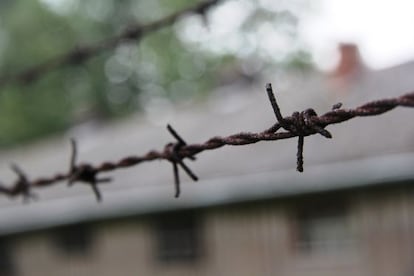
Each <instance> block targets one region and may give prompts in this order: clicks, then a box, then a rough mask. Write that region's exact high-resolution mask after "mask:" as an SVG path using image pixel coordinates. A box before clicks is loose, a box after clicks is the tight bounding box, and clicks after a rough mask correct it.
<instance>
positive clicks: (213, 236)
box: [0, 188, 414, 276]
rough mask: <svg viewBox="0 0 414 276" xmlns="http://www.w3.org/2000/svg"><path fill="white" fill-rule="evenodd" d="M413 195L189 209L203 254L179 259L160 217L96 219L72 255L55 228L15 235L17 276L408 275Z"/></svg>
mask: <svg viewBox="0 0 414 276" xmlns="http://www.w3.org/2000/svg"><path fill="white" fill-rule="evenodd" d="M412 195H413V191H412V189H410V188H395V189H383V190H375V191H359V192H358V191H355V192H347V193H336V194H326V195H318V196H307V197H298V198H294V199H283V200H274V201H272V202H262V203H255V204H253V203H250V204H244V205H233V206H227V207H225V206H223V207H216V208H211V209H206V210H199V211H194V212H193V213H192V215H195V216H196V218H199V219H200V220H199V222H200V229H199V230H200V231H199V232H197V233H198V235H200V237H199V238H200V239H199V243H200V244H199V245H198V251H199V252H198V253H197V256H196V257H194V258H188V259H184V260H181V259H179V258H178V259H174V258H173V259H172V260H169V261H165V260H163V259H160V257H159V256H158V255H159V253H157V250H159V247H157V243H158V242H159V241H157V239H159V234H156V233H157V231H155V230H154V225H155V224H156V222H157V221H158V220H160V218H159V217H157V216H153V217H140V218H129V219H122V220H118V221H110V222H109V221H108V222H99V223H95V224H93V225H92V226H93V231H92V233H93V234H92V238H91V241H90V243H88V244H89V245H88V246H87V249H86V250H83V249H81V250H79V249H76V248H77V247H75V250H73V249H72V251H69V253H68V252H67V251H65V250H62V249H59V246H57V245H56V242H55V241H54V238H53V237H55V236H56V235H57V233H59V231H56V230H48V231H42V232H37V233H31V234H25V235H20V236H18V237H15V238H14V239H13V240H14V242H13V247H12V248H13V250H12V252H13V257H14V261H15V263H16V266H17V273H16V274H15V275H30V276H36V275H42V276H43V275H161V276H162V275H218V276H219V275H285V276H294V275H306V276H312V275H318V276H323V275H335V276H340V275H375V276H381V275H384V276H385V275H393V276H394V275H414V270H413V268H414V266H413V265H412V264H414V252H413V248H414V244H413V241H414V236H413V233H414V200H413V197H412ZM336 210H340V211H336ZM325 213H326V214H327V215H326V216H325V215H323V214H325ZM187 215H188V214H187V213H184V214H183V216H184V217H185V216H187ZM167 217H170V218H171V220H172V221H174V220H175V218H179V217H180V214H179V213H178V214H167ZM163 218H165V216H164V217H163ZM342 220H343V221H342ZM330 223H331V224H330ZM344 227H346V229H347V231H343V229H344ZM306 228H309V229H306ZM324 231H325V232H326V235H325V234H324V233H325V232H324ZM177 233H179V232H177ZM335 235H338V238H337V239H335V237H336V236H335ZM332 237H334V238H332ZM80 248H82V247H80ZM77 250H78V251H77ZM157 256H158V257H157ZM333 273H334V274H333ZM3 274H4V273H0V275H3Z"/></svg>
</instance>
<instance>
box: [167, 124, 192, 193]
mask: <svg viewBox="0 0 414 276" xmlns="http://www.w3.org/2000/svg"><path fill="white" fill-rule="evenodd" d="M167 129H168V131H169V132H170V133H171V135H172V136H173V137H174V138H175V139H176V140H177V143H175V144H174V143H170V144H167V145H166V150H165V151H166V153H167V160H169V161H170V162H171V163H172V165H173V173H174V184H175V197H176V198H177V197H179V196H180V194H181V189H180V173H179V171H178V165H179V166H180V167H181V168H182V169H183V170H184V171H185V172H186V173H187V175H188V176H189V177H190V178H191V179H192V180H194V181H197V180H198V177H197V176H196V175H195V174H194V173H193V172H192V171H191V169H190V168H189V167H188V166H187V165H186V164H185V163H184V161H183V159H184V158H185V157H183V156H181V155H180V149H181V148H182V147H184V146H186V145H187V143H186V142H185V141H184V139H183V138H182V137H181V136H180V135H179V134H178V133H177V131H175V129H174V128H173V127H172V126H171V125H170V124H168V125H167ZM186 157H187V158H189V159H191V160H196V158H195V157H194V156H186Z"/></svg>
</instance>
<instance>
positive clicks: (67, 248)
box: [54, 224, 93, 255]
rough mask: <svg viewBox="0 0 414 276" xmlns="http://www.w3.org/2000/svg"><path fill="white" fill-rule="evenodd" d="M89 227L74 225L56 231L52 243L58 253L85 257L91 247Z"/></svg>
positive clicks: (91, 234) (91, 236)
mask: <svg viewBox="0 0 414 276" xmlns="http://www.w3.org/2000/svg"><path fill="white" fill-rule="evenodd" d="M92 239H93V233H92V229H91V226H90V225H87V224H74V225H70V226H64V227H60V228H58V229H56V233H55V237H54V242H55V245H56V247H57V249H58V250H59V251H61V252H62V253H64V254H67V255H86V254H88V253H89V252H90V250H91V247H92Z"/></svg>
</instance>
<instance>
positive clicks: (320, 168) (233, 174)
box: [0, 63, 414, 234]
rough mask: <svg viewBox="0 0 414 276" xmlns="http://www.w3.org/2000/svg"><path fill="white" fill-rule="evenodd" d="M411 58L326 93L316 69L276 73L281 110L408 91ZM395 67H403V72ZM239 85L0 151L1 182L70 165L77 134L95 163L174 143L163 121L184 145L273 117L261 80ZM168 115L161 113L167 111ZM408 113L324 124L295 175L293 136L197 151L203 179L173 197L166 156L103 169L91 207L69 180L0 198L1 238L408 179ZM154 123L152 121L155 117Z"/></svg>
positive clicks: (257, 126)
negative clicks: (197, 100) (32, 196)
mask: <svg viewBox="0 0 414 276" xmlns="http://www.w3.org/2000/svg"><path fill="white" fill-rule="evenodd" d="M413 67H414V65H413V64H412V63H409V64H406V65H401V66H400V67H395V68H390V69H388V70H382V71H376V72H365V73H363V75H361V76H360V78H359V79H358V80H357V81H355V82H354V83H353V85H352V86H351V87H350V88H349V89H348V91H347V93H346V94H335V93H333V91H329V86H328V85H327V83H328V82H327V81H326V79H325V78H324V77H323V76H322V75H321V74H302V75H301V74H294V75H283V74H284V73H283V72H279V73H277V74H276V76H275V77H274V78H275V79H277V80H279V81H278V82H277V83H274V85H273V86H274V87H276V88H277V90H278V91H280V92H278V93H277V98H278V102H279V104H280V107H281V109H282V113H283V114H285V115H290V114H291V113H292V112H293V111H295V110H303V109H306V108H308V107H313V108H315V110H316V111H317V112H319V113H324V112H326V111H328V110H330V108H331V106H332V105H333V104H334V103H336V101H338V100H340V101H342V102H343V104H344V107H356V106H357V105H360V104H363V103H365V102H366V101H368V100H373V99H380V98H384V97H395V96H398V95H401V94H403V93H406V92H408V91H409V90H410V88H411V89H412V88H414V78H411V76H410V73H411V72H412V70H411V69H413ZM402 68H406V69H405V70H403V69H402ZM266 82H268V80H261V81H260V82H259V83H257V84H252V85H246V84H244V83H238V84H237V83H236V84H233V85H231V86H227V87H221V88H218V89H216V90H215V91H214V92H213V93H212V95H211V96H210V98H209V100H208V101H206V102H205V103H202V104H197V105H192V106H187V107H185V106H175V107H170V108H169V109H168V113H163V112H162V111H159V112H158V113H157V118H156V120H155V121H154V120H153V118H152V117H151V116H152V115H151V114H154V113H153V112H149V113H148V114H147V115H145V114H143V113H141V114H137V115H136V116H133V117H132V118H129V119H128V120H126V121H123V122H120V123H117V124H113V125H105V126H100V127H93V126H92V127H91V126H88V127H85V126H84V127H79V128H77V129H74V130H72V131H71V132H70V133H68V134H67V135H65V136H63V137H55V138H53V139H49V140H45V141H42V142H39V143H37V144H36V145H31V146H26V147H22V148H19V149H17V150H13V151H7V152H3V153H2V154H1V155H0V160H1V166H0V167H1V170H0V174H1V175H2V176H3V181H7V180H8V182H11V181H13V179H14V176H13V174H12V173H11V172H10V171H8V170H7V165H8V163H9V162H11V161H13V162H16V163H18V164H19V165H20V166H22V168H23V169H25V171H26V172H27V173H28V175H29V177H33V178H36V177H38V176H43V175H50V174H51V173H55V172H58V171H59V172H62V171H63V172H64V171H66V170H67V169H68V159H69V149H70V148H69V139H68V138H69V137H71V136H75V137H76V138H77V140H78V143H79V146H80V149H79V159H81V160H84V161H91V162H93V163H98V162H101V161H103V160H117V159H120V158H121V157H124V156H126V155H141V154H144V153H146V152H147V151H149V150H150V149H161V148H162V147H163V146H164V145H165V144H166V143H167V142H170V141H171V140H172V138H171V137H169V134H168V132H167V131H166V130H165V124H164V123H166V122H167V121H168V122H170V123H171V124H172V125H173V126H174V127H175V128H176V129H177V131H178V132H179V133H180V134H181V135H182V136H183V137H184V139H186V140H187V142H189V143H193V142H203V141H205V140H207V139H208V138H210V137H213V136H216V135H222V136H224V135H230V134H233V133H237V132H240V131H261V130H263V129H266V128H268V127H269V126H271V125H272V124H273V123H274V114H273V113H272V109H271V107H270V104H269V103H268V100H267V96H266V93H265V91H264V84H265V83H266ZM164 111H165V110H164ZM412 112H413V111H412V110H408V109H404V108H400V109H396V110H393V111H391V112H389V113H386V114H383V115H381V116H376V117H370V118H359V119H354V120H351V121H348V122H345V123H343V124H339V125H332V126H329V127H328V129H329V130H330V131H331V133H332V134H333V136H334V138H333V139H331V140H327V139H325V138H324V137H321V136H316V135H315V136H311V137H307V138H306V139H305V151H304V157H305V172H304V173H302V174H301V173H298V172H296V171H295V166H296V139H290V140H279V141H276V142H260V143H257V144H254V145H250V146H245V147H237V148H235V147H224V148H221V149H219V150H215V151H211V152H204V153H202V154H200V155H199V158H198V160H197V162H194V163H190V161H188V165H189V166H191V168H192V169H193V170H194V172H195V173H196V174H197V175H198V176H199V177H200V179H201V180H200V181H199V182H191V181H190V180H189V179H187V178H186V176H184V174H183V177H182V178H183V183H182V190H183V192H182V196H181V197H180V198H179V199H175V198H173V175H172V168H171V164H169V163H168V162H151V163H145V164H142V165H140V166H137V167H134V168H131V169H128V170H119V171H116V172H114V173H111V174H110V175H111V176H112V177H113V178H114V181H113V183H111V184H108V185H105V186H102V193H103V197H104V200H103V202H102V203H100V204H98V203H96V201H95V199H94V196H93V194H92V193H91V192H90V188H89V187H87V186H85V185H82V184H79V185H78V184H76V185H75V186H74V187H73V188H71V189H67V187H66V184H65V183H62V184H61V185H56V186H52V187H48V188H46V189H44V190H38V191H36V193H37V194H38V195H39V197H40V199H39V200H38V201H36V202H32V203H30V204H22V203H21V200H9V199H7V198H1V199H0V234H6V233H15V232H21V231H29V230H34V229H41V228H45V227H52V226H56V225H61V224H68V223H73V222H78V221H85V220H91V219H105V218H113V217H119V216H126V215H132V214H143V213H151V212H157V211H165V210H172V209H178V208H194V207H205V206H212V205H217V204H226V203H232V202H240V201H246V200H257V199H261V198H263V199H265V198H266V199H268V198H273V197H282V196H286V195H293V194H301V193H309V192H317V191H328V190H334V189H339V188H344V187H360V186H367V185H377V184H382V183H384V182H395V181H407V180H414V170H413V169H412V164H413V163H414V162H413V161H414V139H413V137H414V121H413V120H412V118H413V117H412V116H413V115H412V114H413V113H412ZM154 122H155V123H154Z"/></svg>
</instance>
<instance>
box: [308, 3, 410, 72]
mask: <svg viewBox="0 0 414 276" xmlns="http://www.w3.org/2000/svg"><path fill="white" fill-rule="evenodd" d="M301 32H302V35H303V36H304V41H305V43H306V44H307V45H308V46H309V49H310V51H311V53H312V54H313V56H314V59H315V62H316V63H317V64H318V65H319V66H320V67H321V68H322V69H328V68H332V66H334V64H335V63H336V61H337V58H332V57H333V56H335V55H334V54H333V52H334V51H336V45H337V44H338V43H339V42H354V43H356V44H358V46H359V49H360V52H361V55H362V57H363V59H364V61H365V62H366V63H367V65H369V66H370V67H372V68H374V69H380V68H385V67H389V66H393V65H397V64H399V63H403V62H406V61H409V60H414V1H412V0H319V3H318V4H317V7H314V9H313V11H312V12H310V13H309V15H308V16H305V17H304V19H303V20H302V22H301Z"/></svg>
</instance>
